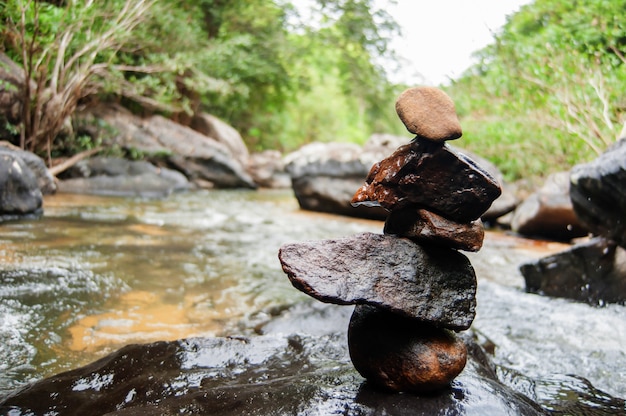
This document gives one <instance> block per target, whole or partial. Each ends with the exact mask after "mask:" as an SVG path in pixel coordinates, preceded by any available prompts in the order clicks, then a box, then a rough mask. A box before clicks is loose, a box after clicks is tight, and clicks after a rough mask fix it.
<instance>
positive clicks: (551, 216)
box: [511, 172, 588, 241]
mask: <svg viewBox="0 0 626 416" xmlns="http://www.w3.org/2000/svg"><path fill="white" fill-rule="evenodd" d="M511 228H512V230H513V231H515V232H517V233H519V234H522V235H526V236H534V237H545V238H550V239H554V240H564V241H565V240H571V239H573V238H576V237H582V236H586V235H587V234H588V231H587V228H586V227H585V226H584V225H583V224H582V223H581V222H580V221H579V219H578V217H577V216H576V214H575V213H574V208H573V206H572V201H571V200H570V194H569V172H558V173H554V174H552V175H550V176H548V178H547V179H546V182H545V183H544V185H543V186H542V187H541V188H539V189H538V190H537V191H536V192H534V193H533V194H531V195H530V196H529V197H528V198H526V199H525V200H524V201H523V202H522V203H521V204H519V205H518V206H517V208H516V209H515V212H514V214H513V218H512V220H511Z"/></svg>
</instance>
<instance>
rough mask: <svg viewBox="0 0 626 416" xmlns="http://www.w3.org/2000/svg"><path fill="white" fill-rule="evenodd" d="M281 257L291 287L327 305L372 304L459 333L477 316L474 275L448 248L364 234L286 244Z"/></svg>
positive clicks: (458, 254)
mask: <svg viewBox="0 0 626 416" xmlns="http://www.w3.org/2000/svg"><path fill="white" fill-rule="evenodd" d="M278 256H279V259H280V261H281V264H282V267H283V270H284V272H285V273H286V274H287V276H288V277H289V279H290V281H291V283H292V284H293V285H294V286H295V287H296V288H298V289H300V290H301V291H303V292H305V293H306V294H308V295H310V296H312V297H314V298H316V299H318V300H321V301H323V302H331V303H338V304H344V305H346V304H369V305H373V306H378V307H380V308H383V309H387V310H390V311H393V312H395V313H397V314H399V315H402V316H407V317H411V318H414V319H418V320H421V321H424V322H430V323H431V324H433V325H435V326H438V327H445V328H451V329H456V330H460V329H467V328H469V326H470V325H471V323H472V321H473V319H474V316H475V313H476V312H475V309H476V299H475V295H476V276H475V274H474V269H473V268H472V265H471V264H470V262H469V260H468V259H467V257H465V256H464V255H463V254H461V253H459V252H458V251H456V250H453V249H450V248H447V247H437V246H435V247H430V246H421V245H418V244H416V243H414V242H412V241H411V240H408V239H405V238H398V237H394V236H391V235H382V234H373V233H363V234H357V235H355V236H352V237H346V238H341V239H336V240H322V241H310V242H300V243H293V244H285V245H283V246H282V247H281V249H280V252H279V255H278ZM433 299H436V300H437V301H436V302H435V301H433Z"/></svg>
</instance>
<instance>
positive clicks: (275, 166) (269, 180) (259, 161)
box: [247, 150, 291, 189]
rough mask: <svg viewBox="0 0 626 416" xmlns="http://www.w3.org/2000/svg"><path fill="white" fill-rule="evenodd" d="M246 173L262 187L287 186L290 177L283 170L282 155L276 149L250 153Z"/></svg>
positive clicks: (288, 185)
mask: <svg viewBox="0 0 626 416" xmlns="http://www.w3.org/2000/svg"><path fill="white" fill-rule="evenodd" d="M247 170H248V173H249V174H250V176H252V180H253V181H254V183H256V184H257V185H258V186H260V187H262V188H274V189H276V188H289V187H290V186H291V177H290V176H289V174H288V173H287V171H286V170H285V163H284V162H283V156H282V155H281V153H280V152H279V151H278V150H265V151H263V152H257V153H252V154H251V155H250V157H249V158H248V167H247Z"/></svg>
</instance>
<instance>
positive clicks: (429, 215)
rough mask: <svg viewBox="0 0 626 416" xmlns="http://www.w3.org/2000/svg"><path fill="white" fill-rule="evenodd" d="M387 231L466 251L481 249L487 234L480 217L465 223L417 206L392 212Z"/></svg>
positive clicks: (387, 223) (388, 219) (385, 231)
mask: <svg viewBox="0 0 626 416" xmlns="http://www.w3.org/2000/svg"><path fill="white" fill-rule="evenodd" d="M384 233H385V234H391V235H397V236H399V237H406V238H409V239H411V240H414V241H417V242H420V241H422V242H427V243H433V244H438V245H441V246H445V247H450V248H454V249H457V250H465V251H478V250H480V248H481V247H482V245H483V239H484V237H485V229H484V227H483V224H482V221H481V220H480V219H478V220H476V221H472V222H470V223H463V224H461V223H458V222H455V221H452V220H449V219H447V218H445V217H442V216H440V215H437V214H435V213H434V212H430V211H427V210H425V209H417V208H405V209H400V210H395V211H392V212H391V213H390V214H389V216H388V217H387V219H386V220H385V227H384Z"/></svg>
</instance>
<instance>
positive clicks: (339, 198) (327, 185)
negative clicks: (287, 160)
mask: <svg viewBox="0 0 626 416" xmlns="http://www.w3.org/2000/svg"><path fill="white" fill-rule="evenodd" d="M291 183H292V185H293V192H294V196H295V197H296V199H297V200H298V204H299V205H300V208H302V209H306V210H309V211H316V212H328V213H332V214H339V215H346V216H352V217H359V218H370V219H384V218H386V217H387V214H388V212H387V210H385V209H384V208H382V207H367V206H357V207H355V206H352V204H351V203H350V199H351V198H352V195H353V194H354V190H355V189H358V188H359V186H361V184H362V183H363V178H361V177H359V178H349V177H346V178H331V177H328V176H312V177H309V176H303V177H300V178H294V179H292V180H291Z"/></svg>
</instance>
